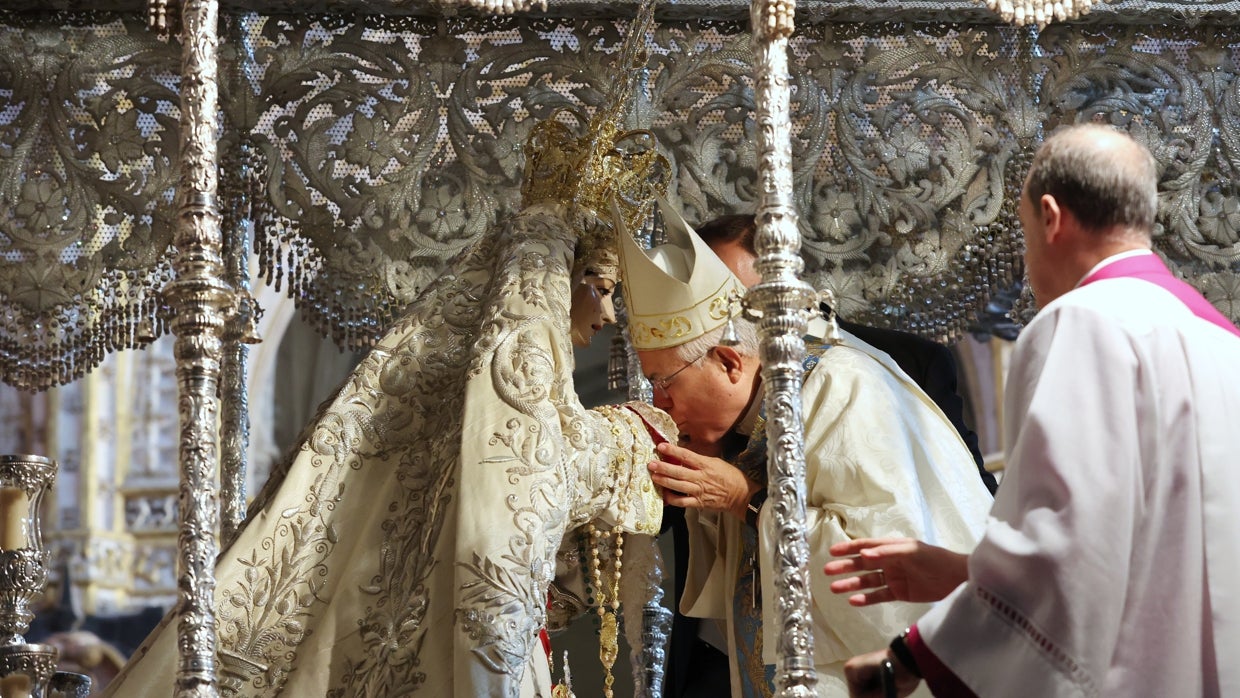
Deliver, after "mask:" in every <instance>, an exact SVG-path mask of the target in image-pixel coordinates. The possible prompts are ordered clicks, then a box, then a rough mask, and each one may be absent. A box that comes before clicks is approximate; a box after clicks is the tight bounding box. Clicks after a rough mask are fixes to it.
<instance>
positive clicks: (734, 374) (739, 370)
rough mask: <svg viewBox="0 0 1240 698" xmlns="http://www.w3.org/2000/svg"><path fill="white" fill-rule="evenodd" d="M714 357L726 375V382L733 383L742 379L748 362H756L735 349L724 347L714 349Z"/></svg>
mask: <svg viewBox="0 0 1240 698" xmlns="http://www.w3.org/2000/svg"><path fill="white" fill-rule="evenodd" d="M715 357H716V358H718V359H719V363H720V365H722V366H723V370H724V371H725V372H726V373H727V374H728V380H730V381H732V382H733V383H739V382H741V380H742V379H743V378H744V376H745V367H746V366H747V365H748V362H751V361H757V360H758V359H757V358H756V357H753V356H743V355H742V354H741V353H740V352H738V351H737V350H736V348H735V347H725V346H717V347H715Z"/></svg>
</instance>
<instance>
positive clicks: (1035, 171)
mask: <svg viewBox="0 0 1240 698" xmlns="http://www.w3.org/2000/svg"><path fill="white" fill-rule="evenodd" d="M1045 194H1050V195H1051V196H1053V197H1055V200H1056V201H1057V202H1058V203H1059V205H1060V206H1062V207H1063V208H1065V209H1067V210H1068V211H1070V212H1071V213H1072V215H1073V216H1075V217H1076V219H1077V220H1078V221H1079V222H1080V224H1081V227H1082V228H1083V229H1085V230H1088V231H1090V232H1093V233H1098V234H1111V233H1120V234H1124V235H1135V236H1140V237H1143V238H1144V239H1146V240H1148V239H1149V237H1150V233H1151V231H1152V230H1153V229H1154V216H1155V215H1156V214H1157V212H1158V167H1157V165H1156V163H1155V162H1154V157H1153V156H1152V155H1150V152H1149V151H1148V150H1146V148H1145V146H1143V145H1141V144H1140V143H1137V142H1136V141H1134V140H1133V139H1132V138H1131V137H1129V136H1128V135H1127V134H1126V133H1123V132H1122V131H1117V130H1115V129H1113V128H1110V127H1108V126H1102V125H1099V124H1080V125H1076V126H1070V127H1068V128H1064V129H1060V130H1058V131H1056V132H1055V133H1054V134H1053V135H1051V137H1050V138H1047V139H1046V142H1045V143H1043V144H1042V147H1040V148H1038V152H1037V153H1036V154H1035V155H1034V156H1033V164H1032V166H1030V168H1029V177H1028V179H1026V180H1025V196H1027V197H1029V200H1030V201H1031V202H1034V203H1036V202H1037V201H1038V200H1039V199H1041V198H1042V196H1043V195H1045Z"/></svg>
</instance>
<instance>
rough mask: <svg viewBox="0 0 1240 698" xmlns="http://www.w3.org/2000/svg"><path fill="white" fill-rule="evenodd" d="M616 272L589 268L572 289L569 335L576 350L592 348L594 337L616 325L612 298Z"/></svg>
mask: <svg viewBox="0 0 1240 698" xmlns="http://www.w3.org/2000/svg"><path fill="white" fill-rule="evenodd" d="M616 283H617V279H616V274H615V272H610V271H604V272H597V271H594V270H593V269H589V268H587V269H586V270H585V273H584V274H583V275H582V276H581V277H580V278H579V279H577V283H575V284H574V285H573V299H572V309H571V310H570V311H569V324H570V327H569V334H570V336H571V338H572V340H573V346H575V347H585V346H589V344H590V340H592V339H594V335H595V333H596V332H598V331H599V330H601V329H603V326H604V325H610V324H613V323H615V321H616V309H615V306H613V305H612V298H611V294H612V293H614V292H615V290H616Z"/></svg>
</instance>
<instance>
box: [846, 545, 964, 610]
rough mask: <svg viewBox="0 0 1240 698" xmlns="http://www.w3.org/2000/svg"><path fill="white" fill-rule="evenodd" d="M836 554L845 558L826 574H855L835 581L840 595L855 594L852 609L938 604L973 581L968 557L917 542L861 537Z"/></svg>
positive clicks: (849, 599) (852, 599)
mask: <svg viewBox="0 0 1240 698" xmlns="http://www.w3.org/2000/svg"><path fill="white" fill-rule="evenodd" d="M831 554H832V555H834V556H836V557H839V558H842V559H839V560H832V561H831V562H828V563H827V564H826V566H825V567H823V569H822V571H823V572H825V573H826V574H827V575H829V576H835V575H843V574H850V575H853V576H851V577H845V578H843V579H837V580H835V581H834V582H831V591H833V592H835V593H836V594H850V593H851V594H852V596H849V597H848V603H849V604H851V605H853V606H872V605H874V604H877V603H884V602H887V601H912V602H914V603H928V602H931V601H938V600H940V599H942V598H943V597H945V596H947V595H948V594H950V593H951V592H952V590H953V589H955V588H956V587H958V586H960V585H961V584H962V583H964V582H965V581H966V580H967V579H968V578H969V556H968V555H965V554H962V553H956V552H952V551H950V550H948V549H947V548H940V547H938V546H935V545H927V544H925V543H922V542H921V541H919V540H913V539H912V538H859V539H857V540H851V541H844V542H843V543H836V544H835V545H833V546H831ZM855 592H860V593H855Z"/></svg>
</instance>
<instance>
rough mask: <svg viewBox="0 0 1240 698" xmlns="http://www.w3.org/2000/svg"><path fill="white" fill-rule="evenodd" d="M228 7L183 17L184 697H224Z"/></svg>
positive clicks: (179, 330)
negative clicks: (222, 78)
mask: <svg viewBox="0 0 1240 698" xmlns="http://www.w3.org/2000/svg"><path fill="white" fill-rule="evenodd" d="M218 15H219V6H218V3H217V1H216V0H185V3H184V5H183V7H182V14H181V20H182V24H181V26H182V27H183V31H182V34H181V40H182V47H183V48H182V54H181V56H182V57H181V161H180V167H181V172H180V186H179V192H178V194H179V197H180V199H179V204H180V212H179V217H178V221H177V230H176V237H175V240H176V248H177V257H176V260H175V261H174V269H175V270H176V279H175V280H174V281H173V282H172V283H170V284H168V287H167V289H166V290H165V294H164V297H165V298H166V299H167V301H168V303H169V305H171V306H172V309H173V313H174V314H173V320H172V332H173V333H174V334H175V335H176V344H175V348H174V351H175V353H176V360H177V386H178V388H179V393H180V404H179V412H180V416H181V445H180V461H181V489H180V495H179V499H178V502H179V507H180V535H179V538H178V541H177V543H178V549H179V565H178V570H177V587H178V602H179V603H178V624H177V645H178V647H179V648H180V657H179V661H178V665H177V674H176V692H175V695H176V696H177V698H191V697H197V696H217V695H218V690H217V687H216V677H215V649H216V626H215V614H214V611H213V609H212V605H213V604H212V600H213V596H214V594H215V558H216V555H217V553H218V552H219V546H218V544H217V543H216V538H215V536H216V533H217V528H218V523H219V492H218V491H217V488H216V484H215V476H216V473H217V471H218V468H219V446H218V443H217V434H216V431H215V429H216V424H217V419H218V417H219V397H218V387H219V385H218V384H219V375H220V355H221V337H222V336H223V332H224V320H225V315H226V310H227V308H228V307H229V305H230V303H231V301H232V293H231V289H230V288H229V287H228V285H227V284H226V283H224V281H223V279H222V278H221V274H222V272H223V263H222V261H221V259H220V248H221V239H220V214H219V210H218V208H217V205H216V193H217V192H216V190H217V179H218V166H219V163H218V161H217V157H216V148H217V140H218V131H219V129H218V126H217V115H218V111H217V102H218V98H217V90H218V85H217V81H216V71H217V67H216V66H217V53H218V50H217V49H218V36H217V34H216V31H217V30H216V27H217V21H218Z"/></svg>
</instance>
